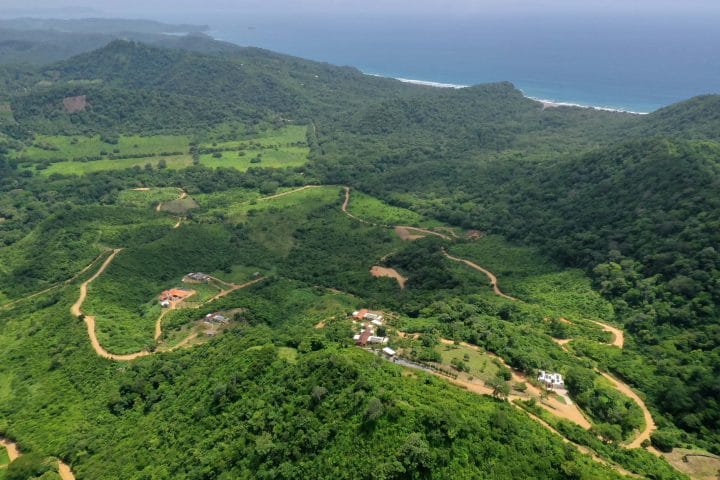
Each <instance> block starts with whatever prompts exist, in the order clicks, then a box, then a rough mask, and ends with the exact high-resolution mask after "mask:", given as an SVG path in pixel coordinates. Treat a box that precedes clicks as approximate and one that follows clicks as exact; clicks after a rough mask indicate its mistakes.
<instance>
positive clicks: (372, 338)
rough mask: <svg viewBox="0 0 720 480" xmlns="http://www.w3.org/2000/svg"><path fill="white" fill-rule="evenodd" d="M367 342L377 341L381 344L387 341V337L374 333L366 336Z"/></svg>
mask: <svg viewBox="0 0 720 480" xmlns="http://www.w3.org/2000/svg"><path fill="white" fill-rule="evenodd" d="M367 341H368V343H379V344H381V345H383V344H386V343H388V338H387V337H377V336H375V335H370V336H368V339H367Z"/></svg>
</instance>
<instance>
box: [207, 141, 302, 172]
mask: <svg viewBox="0 0 720 480" xmlns="http://www.w3.org/2000/svg"><path fill="white" fill-rule="evenodd" d="M309 153H310V149H309V148H307V147H287V146H286V147H278V149H277V150H276V149H274V148H263V149H259V150H257V151H249V152H246V153H245V155H242V156H241V155H239V153H238V152H237V151H228V152H221V153H220V158H217V157H216V156H213V154H203V155H200V163H201V164H203V165H205V166H207V167H211V168H218V167H224V168H234V169H236V170H240V171H245V170H247V169H248V168H251V167H257V168H287V167H299V166H301V165H304V164H305V163H307V157H308V154H309ZM258 155H259V156H258ZM258 160H259V161H258Z"/></svg>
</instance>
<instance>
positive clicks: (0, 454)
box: [0, 447, 10, 465]
mask: <svg viewBox="0 0 720 480" xmlns="http://www.w3.org/2000/svg"><path fill="white" fill-rule="evenodd" d="M8 463H10V457H9V456H8V453H7V450H6V449H5V447H0V465H7V464H8Z"/></svg>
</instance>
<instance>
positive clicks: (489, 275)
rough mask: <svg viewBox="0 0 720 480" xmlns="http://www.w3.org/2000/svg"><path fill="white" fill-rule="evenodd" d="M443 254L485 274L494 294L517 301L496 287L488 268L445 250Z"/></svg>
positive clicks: (495, 281)
mask: <svg viewBox="0 0 720 480" xmlns="http://www.w3.org/2000/svg"><path fill="white" fill-rule="evenodd" d="M443 254H445V256H446V257H447V258H449V259H450V260H453V261H455V262H460V263H464V264H465V265H467V266H468V267H470V268H474V269H475V270H478V271H480V272H482V273H484V274H485V276H487V277H488V278H489V279H490V284H491V285H492V288H493V292H495V295H497V296H499V297H502V298H506V299H508V300H514V301H517V298H515V297H511V296H510V295H508V294H506V293H504V292H503V291H502V290H500V287H498V281H497V277H496V276H495V274H494V273H492V272H491V271H490V270H488V269H486V268H483V267H481V266H480V265H478V264H477V263H475V262H471V261H470V260H465V259H464V258H458V257H453V256H452V255H450V254H449V253H448V252H447V251H446V250H443Z"/></svg>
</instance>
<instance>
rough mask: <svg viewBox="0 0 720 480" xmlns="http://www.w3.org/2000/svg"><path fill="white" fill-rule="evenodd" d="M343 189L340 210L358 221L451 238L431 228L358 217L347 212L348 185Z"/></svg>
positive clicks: (374, 225) (445, 238)
mask: <svg viewBox="0 0 720 480" xmlns="http://www.w3.org/2000/svg"><path fill="white" fill-rule="evenodd" d="M343 189H344V190H345V200H343V204H342V207H341V209H342V212H343V213H344V214H345V215H347V216H348V217H350V218H352V219H353V220H357V221H358V222H360V223H364V224H366V225H371V226H373V227H381V228H404V229H405V230H411V231H413V232H419V233H424V234H426V235H435V236H436V237H440V238H442V239H443V240H451V238H450V237H449V236H447V235H445V234H442V233H439V232H435V231H432V230H428V229H427V228H419V227H410V226H407V225H385V224H382V223H373V222H370V221H368V220H365V219H362V218H360V217H357V216H355V215H353V214H352V213H350V212H348V204H349V203H350V187H343Z"/></svg>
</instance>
